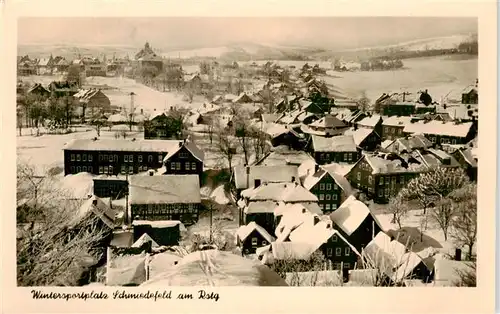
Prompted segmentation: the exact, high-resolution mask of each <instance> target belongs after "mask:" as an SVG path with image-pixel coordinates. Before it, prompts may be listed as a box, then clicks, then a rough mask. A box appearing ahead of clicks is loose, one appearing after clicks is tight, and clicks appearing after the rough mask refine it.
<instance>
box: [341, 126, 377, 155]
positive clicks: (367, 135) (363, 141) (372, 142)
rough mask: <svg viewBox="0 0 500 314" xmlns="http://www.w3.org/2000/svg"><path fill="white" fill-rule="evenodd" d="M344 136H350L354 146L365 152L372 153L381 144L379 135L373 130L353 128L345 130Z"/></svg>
mask: <svg viewBox="0 0 500 314" xmlns="http://www.w3.org/2000/svg"><path fill="white" fill-rule="evenodd" d="M344 135H352V137H353V138H354V143H355V144H356V146H357V147H358V148H360V149H362V150H365V151H373V150H375V149H376V148H377V147H378V146H379V145H380V143H381V138H380V135H379V134H378V133H377V132H375V130H374V129H368V128H358V127H357V126H354V127H352V128H350V129H347V130H345V131H344Z"/></svg>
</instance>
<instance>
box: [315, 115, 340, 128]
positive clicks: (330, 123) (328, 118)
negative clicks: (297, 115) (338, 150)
mask: <svg viewBox="0 0 500 314" xmlns="http://www.w3.org/2000/svg"><path fill="white" fill-rule="evenodd" d="M309 126H310V127H315V128H325V129H337V128H344V127H346V125H345V123H344V122H342V121H340V120H339V119H338V118H337V117H335V116H333V115H331V114H327V115H325V116H324V117H323V118H321V119H319V120H316V121H314V122H313V123H311V124H309Z"/></svg>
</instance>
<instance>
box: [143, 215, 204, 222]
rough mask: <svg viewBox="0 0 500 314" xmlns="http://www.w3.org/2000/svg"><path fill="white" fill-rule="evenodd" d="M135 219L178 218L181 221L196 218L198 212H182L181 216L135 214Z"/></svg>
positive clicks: (194, 219)
mask: <svg viewBox="0 0 500 314" xmlns="http://www.w3.org/2000/svg"><path fill="white" fill-rule="evenodd" d="M134 218H135V219H143V220H180V221H182V222H183V223H186V222H188V221H196V219H198V214H184V215H182V217H179V214H176V215H164V214H158V215H157V214H151V215H146V214H143V215H137V214H136V215H135V216H134Z"/></svg>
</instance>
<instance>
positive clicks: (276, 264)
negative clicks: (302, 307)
mask: <svg viewBox="0 0 500 314" xmlns="http://www.w3.org/2000/svg"><path fill="white" fill-rule="evenodd" d="M325 263H326V259H325V256H324V255H323V253H322V252H321V251H316V252H314V253H312V254H311V255H310V256H309V257H308V258H305V259H297V258H296V257H294V254H293V252H291V251H289V250H287V249H285V252H284V254H283V257H282V258H280V259H277V260H274V261H273V262H272V263H271V264H270V265H269V268H271V269H272V270H273V271H275V272H276V273H277V274H278V275H280V276H281V277H282V278H283V279H286V277H287V274H288V276H290V277H289V278H290V281H291V283H292V285H308V286H315V285H316V284H317V279H318V272H319V271H322V270H323V269H324V268H325ZM306 272H311V275H312V277H310V278H309V279H310V280H309V281H308V282H307V283H306V282H304V281H303V280H302V278H301V277H302V276H301V275H303V273H306Z"/></svg>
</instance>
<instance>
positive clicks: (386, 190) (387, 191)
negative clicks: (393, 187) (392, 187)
mask: <svg viewBox="0 0 500 314" xmlns="http://www.w3.org/2000/svg"><path fill="white" fill-rule="evenodd" d="M384 195H385V197H389V189H385V190H384Z"/></svg>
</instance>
